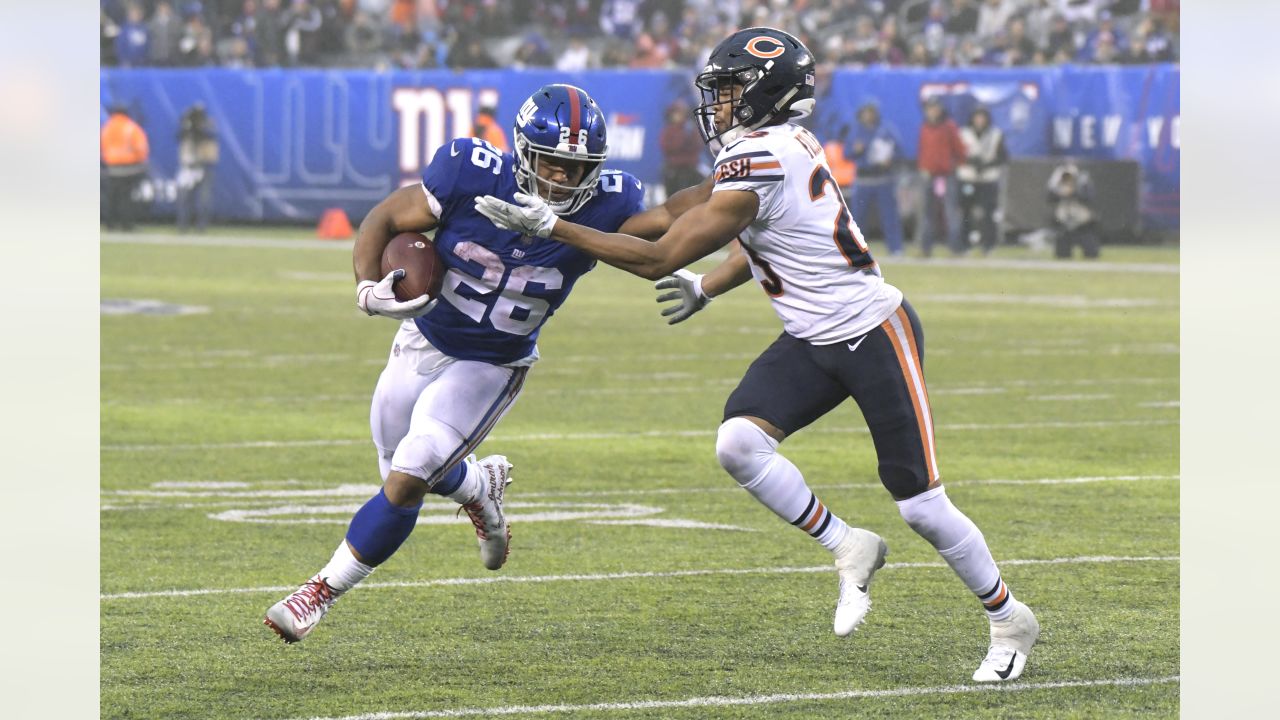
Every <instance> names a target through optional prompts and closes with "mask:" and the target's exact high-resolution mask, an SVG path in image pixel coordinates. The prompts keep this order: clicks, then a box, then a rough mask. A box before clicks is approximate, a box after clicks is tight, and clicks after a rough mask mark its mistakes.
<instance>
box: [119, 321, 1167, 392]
mask: <svg viewBox="0 0 1280 720" xmlns="http://www.w3.org/2000/svg"><path fill="white" fill-rule="evenodd" d="M771 332H772V331H771ZM1180 352H1181V349H1180V348H1179V347H1178V346H1177V345H1173V344H1161V343H1143V344H1135V345H1105V346H1100V347H1094V348H1036V347H1021V348H1013V349H1009V350H990V349H987V350H966V349H962V348H945V347H944V348H929V355H930V357H936V356H947V357H951V356H963V357H967V358H981V357H1062V358H1065V357H1084V356H1089V357H1095V356H1101V355H1115V356H1133V355H1178V354H1179V353H1180ZM756 357H758V353H724V354H707V355H689V354H686V355H632V356H630V357H629V358H628V359H630V360H634V361H637V362H674V361H676V360H689V361H699V362H704V361H710V362H715V361H724V360H751V359H754V358H756ZM616 359H617V357H616V356H614V355H565V356H561V357H555V358H553V359H552V360H551V361H552V362H553V363H555V364H569V365H575V364H600V363H612V362H614V361H616ZM329 362H349V363H350V364H352V365H360V366H367V365H377V366H382V365H385V364H386V362H387V361H386V360H385V359H384V358H381V357H371V358H361V357H357V356H353V355H336V354H324V353H314V354H305V353H304V354H296V355H288V356H276V357H274V358H273V357H270V356H264V357H263V358H261V359H257V360H250V361H246V362H217V361H213V360H192V361H187V362H111V363H103V364H102V365H101V366H100V367H101V369H102V370H104V371H111V372H131V371H136V370H256V369H268V368H279V367H289V366H292V365H310V364H316V363H329ZM539 372H540V373H541V374H544V375H556V374H564V375H567V374H577V373H578V372H579V371H578V370H575V369H559V368H554V367H552V368H547V369H540V371H539ZM605 377H606V378H609V379H614V380H626V381H634V380H652V381H654V382H663V381H670V380H689V379H692V378H695V377H697V373H693V372H675V371H661V372H637V373H628V372H618V373H608V374H606V376H605ZM733 382H734V383H736V382H737V379H734V380H733Z"/></svg>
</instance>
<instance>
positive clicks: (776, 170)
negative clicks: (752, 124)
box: [711, 143, 786, 218]
mask: <svg viewBox="0 0 1280 720" xmlns="http://www.w3.org/2000/svg"><path fill="white" fill-rule="evenodd" d="M758 147H759V146H754V147H753V146H752V145H749V144H746V143H742V144H739V145H737V146H735V147H734V148H733V149H732V151H731V152H729V153H728V154H726V155H724V156H723V157H721V158H719V159H717V161H716V167H715V178H716V182H715V185H714V186H713V187H712V188H711V192H713V193H716V192H721V191H723V190H747V191H750V192H753V193H755V194H756V196H757V197H759V198H760V209H759V211H757V213H756V217H757V218H768V217H771V216H772V214H773V209H774V206H775V205H776V204H777V203H778V201H779V197H780V195H781V194H782V193H781V189H782V186H783V183H782V181H783V180H784V179H785V178H786V172H785V171H784V170H783V168H782V163H781V162H779V161H778V158H777V157H776V156H775V155H774V154H773V153H771V152H769V151H768V150H762V149H758Z"/></svg>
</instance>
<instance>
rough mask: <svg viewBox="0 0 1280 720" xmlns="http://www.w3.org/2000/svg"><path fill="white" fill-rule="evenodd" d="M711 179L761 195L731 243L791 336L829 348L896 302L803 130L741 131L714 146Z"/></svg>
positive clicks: (898, 296) (817, 147)
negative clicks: (731, 140) (737, 246)
mask: <svg viewBox="0 0 1280 720" xmlns="http://www.w3.org/2000/svg"><path fill="white" fill-rule="evenodd" d="M715 177H716V183H715V188H714V190H713V192H721V191H724V190H748V191H751V192H754V193H755V194H756V195H757V196H759V198H760V209H759V210H758V211H757V213H756V219H755V221H754V222H752V223H751V224H750V225H749V226H747V229H746V230H744V231H742V234H741V235H740V236H739V238H738V239H739V241H740V242H741V244H742V249H743V251H744V252H746V254H747V257H748V258H749V259H750V261H751V275H752V276H753V277H754V278H755V279H756V280H757V281H759V283H760V284H761V285H762V286H763V287H764V290H765V292H766V293H768V294H769V297H770V298H771V299H772V301H773V309H774V311H775V312H776V313H778V317H779V318H780V319H781V320H782V325H783V328H784V329H785V330H786V331H787V333H788V334H789V335H791V336H793V337H796V338H800V339H801V340H806V341H808V342H811V343H813V344H815V345H829V344H831V343H835V342H839V341H841V340H846V339H849V338H853V337H857V336H859V335H862V334H864V333H866V332H868V331H870V330H871V329H873V328H875V327H876V326H878V325H879V324H880V323H882V322H884V321H885V320H886V319H888V317H889V316H890V315H891V314H893V312H894V310H896V309H897V308H898V306H899V305H900V304H901V303H902V291H900V290H898V288H896V287H894V286H892V285H890V284H888V283H886V282H885V281H884V278H883V276H881V274H880V268H879V266H878V265H876V262H875V260H873V259H872V258H871V253H870V251H869V250H868V249H867V243H866V241H865V240H863V238H862V231H861V230H859V229H858V225H857V223H855V222H854V221H853V216H852V215H851V214H850V213H849V208H848V206H847V205H846V204H845V202H844V198H843V197H842V196H841V194H840V187H839V186H838V185H836V181H835V178H833V177H832V176H831V168H830V167H828V166H827V158H826V155H825V154H824V153H823V150H822V144H821V143H819V142H818V140H817V138H815V137H814V136H813V134H812V133H810V132H809V131H808V130H805V129H804V128H802V127H800V126H799V125H794V124H792V123H785V124H782V125H771V126H768V127H764V128H761V129H760V130H757V131H755V132H752V133H749V134H747V135H746V136H744V137H742V138H741V139H740V140H738V141H737V142H734V143H731V144H729V145H728V146H726V147H725V148H724V149H723V150H721V151H720V155H719V156H718V157H717V158H716V168H715Z"/></svg>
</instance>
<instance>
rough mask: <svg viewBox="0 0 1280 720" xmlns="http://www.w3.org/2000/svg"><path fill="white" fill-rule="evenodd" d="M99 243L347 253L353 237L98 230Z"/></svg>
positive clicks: (349, 250) (352, 243)
mask: <svg viewBox="0 0 1280 720" xmlns="http://www.w3.org/2000/svg"><path fill="white" fill-rule="evenodd" d="M102 242H103V243H105V244H109V245H168V246H172V247H241V248H270V249H276V250H341V251H342V252H347V253H349V252H351V248H352V246H353V245H355V242H354V241H353V240H306V239H302V238H299V239H297V240H290V239H286V238H265V237H250V236H238V235H237V236H232V235H201V236H199V237H192V236H191V235H165V234H156V235H132V234H129V235H125V234H121V233H102Z"/></svg>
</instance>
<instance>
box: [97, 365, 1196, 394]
mask: <svg viewBox="0 0 1280 720" xmlns="http://www.w3.org/2000/svg"><path fill="white" fill-rule="evenodd" d="M237 352H240V351H237ZM379 363H381V361H379ZM539 372H541V371H539ZM738 382H739V379H738V378H721V379H715V380H704V381H701V382H700V383H699V384H698V385H667V386H644V385H636V384H631V385H629V386H627V387H551V386H549V385H534V386H531V387H529V388H527V389H526V390H525V392H526V393H530V394H532V395H541V394H554V395H565V394H569V395H623V396H626V395H676V394H685V393H701V392H715V393H717V394H719V393H722V388H725V387H733V386H735V385H737V384H738ZM1005 383H1006V384H989V385H984V384H982V383H981V382H972V383H968V384H966V385H964V386H956V387H952V386H946V385H940V386H938V387H930V388H929V395H930V396H938V395H1002V394H1004V393H1007V392H1010V391H1011V390H1014V389H1024V388H1031V387H1046V386H1048V387H1061V386H1071V387H1073V386H1081V387H1083V386H1096V385H1166V384H1176V383H1178V378H1176V377H1170V378H1152V377H1134V378H1103V379H1084V378H1077V379H1072V380H1066V379H1061V380H1007V381H1005ZM299 402H359V403H365V404H367V403H368V402H369V393H358V394H357V393H351V394H346V395H326V394H323V393H320V394H315V395H256V396H253V397H243V396H237V397H168V398H155V399H147V400H145V401H141V400H139V399H137V398H115V399H109V400H104V401H103V404H104V405H197V404H201V403H209V404H217V403H299ZM1176 406H1177V401H1173V402H1164V401H1162V402H1155V403H1150V404H1148V403H1143V404H1140V405H1139V407H1159V408H1163V407H1176Z"/></svg>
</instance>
